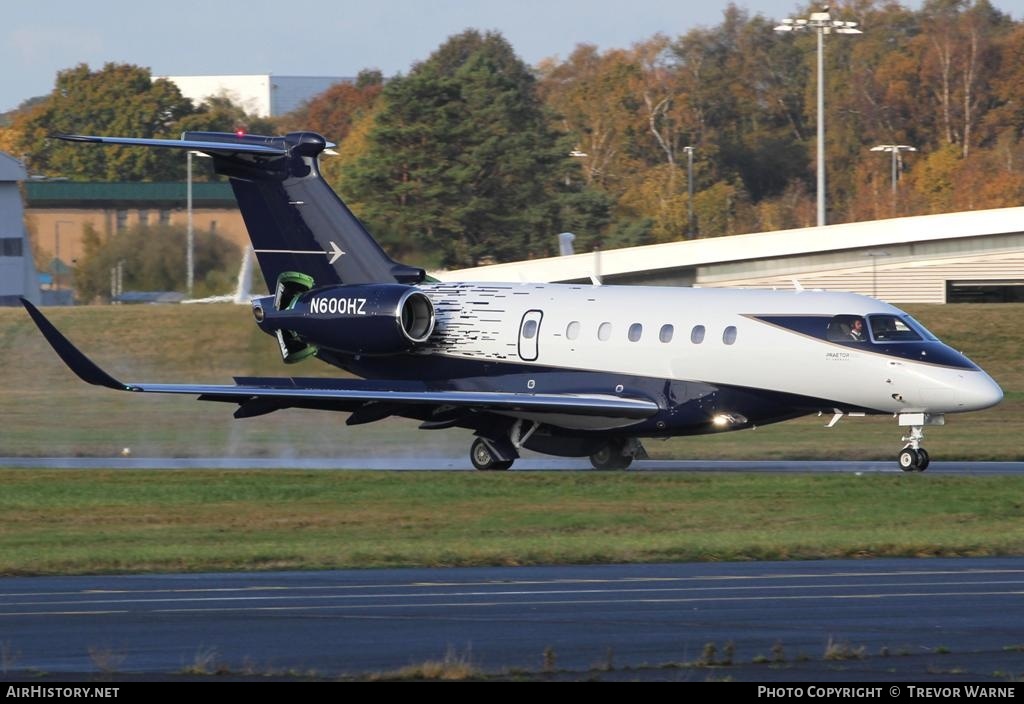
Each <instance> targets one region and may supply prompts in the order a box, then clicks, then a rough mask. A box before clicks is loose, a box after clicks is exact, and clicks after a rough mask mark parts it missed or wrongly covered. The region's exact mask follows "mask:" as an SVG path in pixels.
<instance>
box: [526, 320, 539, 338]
mask: <svg viewBox="0 0 1024 704" xmlns="http://www.w3.org/2000/svg"><path fill="white" fill-rule="evenodd" d="M536 334H537V321H536V320H532V319H531V320H527V321H526V322H525V323H523V339H525V340H532V339H533V337H534V336H535V335H536Z"/></svg>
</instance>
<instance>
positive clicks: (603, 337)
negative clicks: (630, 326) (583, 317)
mask: <svg viewBox="0 0 1024 704" xmlns="http://www.w3.org/2000/svg"><path fill="white" fill-rule="evenodd" d="M611 336H612V324H611V323H601V327H599V328H598V329H597V339H598V340H600V341H601V342H607V341H608V340H609V339H610V338H611Z"/></svg>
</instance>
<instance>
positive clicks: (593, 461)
mask: <svg viewBox="0 0 1024 704" xmlns="http://www.w3.org/2000/svg"><path fill="white" fill-rule="evenodd" d="M632 463H633V458H632V457H630V456H629V455H624V454H622V445H621V444H620V443H617V442H610V443H608V444H607V445H605V446H604V447H602V448H601V449H600V450H598V451H597V452H595V453H594V454H592V455H591V456H590V465H591V466H592V467H593V468H594V469H600V470H614V469H626V468H627V467H629V465H631V464H632Z"/></svg>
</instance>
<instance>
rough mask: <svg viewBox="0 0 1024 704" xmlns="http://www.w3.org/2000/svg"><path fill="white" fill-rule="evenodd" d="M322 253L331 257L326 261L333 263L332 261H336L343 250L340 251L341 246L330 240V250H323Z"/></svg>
mask: <svg viewBox="0 0 1024 704" xmlns="http://www.w3.org/2000/svg"><path fill="white" fill-rule="evenodd" d="M324 254H326V255H328V256H329V257H330V258H331V261H329V262H327V263H328V264H333V263H334V262H336V261H338V259H340V258H341V255H342V254H344V252H342V251H341V247H339V246H338V243H337V242H331V251H330V252H324Z"/></svg>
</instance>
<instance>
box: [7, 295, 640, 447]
mask: <svg viewBox="0 0 1024 704" xmlns="http://www.w3.org/2000/svg"><path fill="white" fill-rule="evenodd" d="M21 302H22V304H23V305H24V306H25V309H26V310H27V311H28V313H29V315H30V316H31V317H32V320H33V321H34V322H35V324H36V326H37V327H38V328H39V331H40V332H41V333H42V334H43V336H44V337H45V338H46V340H47V342H49V343H50V345H51V346H52V347H53V349H54V351H55V352H56V353H57V354H58V356H60V358H61V359H62V360H63V361H64V363H65V364H67V365H68V367H69V368H70V369H71V371H73V372H74V373H75V374H76V375H78V377H79V378H80V379H82V381H85V382H87V383H89V384H94V385H97V386H106V387H108V388H111V389H117V390H119V391H136V392H149V393H164V394H185V395H191V396H197V397H198V398H199V399H200V400H204V401H225V402H234V403H238V404H239V408H238V410H237V411H236V412H235V417H238V418H242V417H249V416H256V415H262V414H264V413H270V412H272V411H275V410H279V409H282V408H289V407H298V408H324V409H333V410H339V411H349V412H352V413H353V417H351V418H349V423H350V424H356V423H363V422H370V421H372V420H377V419H379V418H383V417H386V416H388V415H401V410H402V409H404V408H408V407H410V406H419V407H424V406H426V407H435V408H444V409H453V410H456V409H465V410H467V411H477V412H480V411H483V412H494V413H500V414H503V415H511V416H517V417H534V416H558V417H564V418H567V419H571V418H574V417H583V418H590V419H593V422H590V423H585V422H584V423H583V424H580V423H572V422H571V421H570V423H571V424H572V425H576V426H577V427H578V426H579V425H586V427H593V428H595V429H597V428H602V427H604V428H611V427H620V426H623V425H629V424H632V423H635V422H638V421H641V420H644V419H646V418H649V417H650V416H652V415H654V414H655V413H657V412H658V410H659V407H658V404H657V403H655V402H654V401H651V400H648V399H640V398H624V397H620V396H612V395H606V394H531V393H513V392H498V391H462V390H436V389H429V388H427V387H426V385H425V384H423V383H422V382H406V381H393V382H392V381H377V380H372V381H367V380H361V379H332V378H240V379H236V381H239V382H242V383H236V384H226V385H209V384H151V383H146V382H128V383H125V382H121V381H118V380H117V379H115V378H114V377H112V376H110V374H108V373H107V372H105V371H104V370H103V369H101V368H100V367H99V366H97V365H96V363H95V362H93V361H92V360H91V359H89V358H88V357H86V356H85V354H83V353H82V352H81V351H80V350H79V349H78V348H77V347H75V346H74V345H73V344H72V343H71V341H69V340H68V339H67V338H66V337H64V335H63V334H62V333H61V332H60V331H59V330H57V328H56V327H54V325H53V323H51V322H50V321H49V320H47V318H46V317H45V316H44V315H43V314H42V313H41V312H40V311H39V310H38V309H37V308H36V307H35V306H34V305H32V304H31V303H29V302H28V301H27V300H25V299H24V298H22V299H21ZM598 419H604V420H602V421H598ZM581 420H582V418H581Z"/></svg>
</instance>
